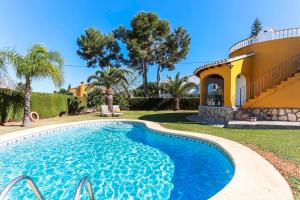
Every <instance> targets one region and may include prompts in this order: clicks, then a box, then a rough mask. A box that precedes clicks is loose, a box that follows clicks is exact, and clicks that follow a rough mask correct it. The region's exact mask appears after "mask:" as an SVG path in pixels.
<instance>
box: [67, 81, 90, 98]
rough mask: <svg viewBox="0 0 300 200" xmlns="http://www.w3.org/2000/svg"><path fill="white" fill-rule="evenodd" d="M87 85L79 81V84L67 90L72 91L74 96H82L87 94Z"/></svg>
mask: <svg viewBox="0 0 300 200" xmlns="http://www.w3.org/2000/svg"><path fill="white" fill-rule="evenodd" d="M87 86H88V84H85V83H84V82H81V83H80V85H79V86H77V87H74V88H71V89H69V92H71V93H73V95H74V96H77V97H83V96H86V94H87V90H86V88H87Z"/></svg>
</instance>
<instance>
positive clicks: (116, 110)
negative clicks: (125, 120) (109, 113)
mask: <svg viewBox="0 0 300 200" xmlns="http://www.w3.org/2000/svg"><path fill="white" fill-rule="evenodd" d="M121 115H123V113H122V112H121V109H120V106H119V105H113V116H117V117H119V116H121Z"/></svg>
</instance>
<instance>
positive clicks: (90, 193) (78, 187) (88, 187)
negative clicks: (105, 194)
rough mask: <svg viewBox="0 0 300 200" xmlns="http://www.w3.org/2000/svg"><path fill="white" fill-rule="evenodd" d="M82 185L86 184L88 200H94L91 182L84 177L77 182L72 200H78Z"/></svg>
mask: <svg viewBox="0 0 300 200" xmlns="http://www.w3.org/2000/svg"><path fill="white" fill-rule="evenodd" d="M84 183H86V186H87V189H88V192H89V196H90V200H94V192H93V189H92V187H91V182H90V181H89V179H88V178H87V177H86V176H84V177H83V178H82V179H81V181H80V182H79V184H78V186H77V188H76V190H75V194H74V198H73V200H79V199H80V191H81V189H82V187H83V186H84ZM0 200H1V199H0Z"/></svg>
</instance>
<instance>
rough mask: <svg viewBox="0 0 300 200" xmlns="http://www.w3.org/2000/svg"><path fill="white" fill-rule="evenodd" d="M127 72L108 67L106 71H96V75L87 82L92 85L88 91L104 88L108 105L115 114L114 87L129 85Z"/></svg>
mask: <svg viewBox="0 0 300 200" xmlns="http://www.w3.org/2000/svg"><path fill="white" fill-rule="evenodd" d="M128 73H129V72H128V71H127V70H124V69H121V68H117V67H108V68H107V69H106V70H105V71H96V73H95V74H94V75H91V76H89V77H88V79H87V82H88V83H90V84H89V86H88V88H87V89H90V88H93V87H95V86H96V87H104V88H105V96H106V103H107V105H108V109H109V111H111V112H113V94H114V91H113V87H114V86H115V85H117V84H127V79H126V75H127V74H128Z"/></svg>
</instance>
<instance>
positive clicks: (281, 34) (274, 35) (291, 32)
mask: <svg viewBox="0 0 300 200" xmlns="http://www.w3.org/2000/svg"><path fill="white" fill-rule="evenodd" d="M291 37H300V28H290V29H283V30H273V29H271V30H269V31H262V32H260V33H259V34H258V36H257V37H251V38H247V39H245V40H242V41H240V42H238V43H236V44H234V45H233V46H232V47H231V48H230V49H229V52H230V53H232V52H234V51H236V50H238V49H241V48H243V47H246V46H249V45H252V44H257V43H260V42H265V41H269V40H278V39H283V38H291Z"/></svg>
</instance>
